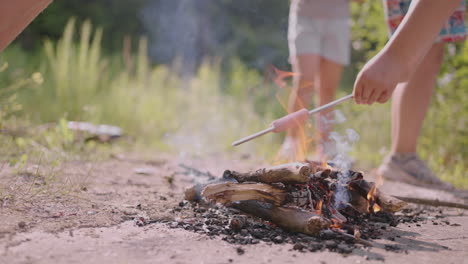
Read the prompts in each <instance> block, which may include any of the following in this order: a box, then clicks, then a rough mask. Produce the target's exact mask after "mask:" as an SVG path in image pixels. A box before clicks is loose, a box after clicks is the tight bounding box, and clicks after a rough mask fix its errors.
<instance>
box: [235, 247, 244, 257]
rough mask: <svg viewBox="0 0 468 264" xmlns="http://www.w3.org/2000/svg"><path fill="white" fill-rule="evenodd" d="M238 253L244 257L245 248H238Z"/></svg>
mask: <svg viewBox="0 0 468 264" xmlns="http://www.w3.org/2000/svg"><path fill="white" fill-rule="evenodd" d="M236 252H237V254H238V255H244V253H245V250H244V249H243V248H241V247H238V248H236Z"/></svg>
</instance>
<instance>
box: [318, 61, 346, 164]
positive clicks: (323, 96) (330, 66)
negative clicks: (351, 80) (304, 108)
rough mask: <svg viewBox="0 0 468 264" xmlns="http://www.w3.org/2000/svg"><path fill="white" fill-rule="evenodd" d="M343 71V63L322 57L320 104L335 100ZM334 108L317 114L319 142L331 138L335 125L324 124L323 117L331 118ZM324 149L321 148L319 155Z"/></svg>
mask: <svg viewBox="0 0 468 264" xmlns="http://www.w3.org/2000/svg"><path fill="white" fill-rule="evenodd" d="M342 71H343V65H341V64H338V63H336V62H333V61H331V60H328V59H325V58H321V60H320V86H319V98H318V99H319V100H318V104H319V105H324V104H326V103H329V102H331V101H333V99H334V98H335V93H336V89H337V88H338V85H339V84H340V79H341V72H342ZM331 111H333V110H332V109H330V110H327V111H324V112H322V113H320V114H319V115H317V118H316V120H317V122H316V124H315V125H316V127H317V131H318V133H317V140H318V142H325V141H328V140H329V138H328V137H329V135H330V132H331V131H332V130H333V127H332V126H331V125H330V124H326V123H325V124H324V123H323V122H321V120H322V119H324V118H325V119H326V118H330V117H331V116H330V114H329V113H330V112H331ZM321 151H323V150H320V149H319V155H323V154H324V153H320V152H321Z"/></svg>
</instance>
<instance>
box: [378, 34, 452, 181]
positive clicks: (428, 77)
mask: <svg viewBox="0 0 468 264" xmlns="http://www.w3.org/2000/svg"><path fill="white" fill-rule="evenodd" d="M443 48H444V44H443V43H437V44H434V45H433V46H432V47H431V49H430V51H429V52H428V54H427V55H426V56H425V57H424V59H423V61H422V62H421V64H420V65H419V66H418V69H416V72H415V73H414V74H413V75H412V76H411V78H410V80H409V81H408V82H407V83H401V84H399V85H398V86H397V88H396V89H395V91H394V92H393V101H392V152H391V153H390V155H389V156H387V158H386V159H385V160H384V163H383V164H382V165H381V166H380V167H379V169H378V173H379V174H381V175H382V176H383V177H384V178H387V179H389V180H394V181H400V182H406V183H410V184H414V185H423V186H426V187H430V186H434V187H436V188H438V189H453V186H452V185H451V184H449V183H445V182H443V181H441V180H440V179H439V178H437V176H436V175H434V173H433V172H432V171H431V170H430V168H429V167H428V166H427V164H426V163H425V162H424V161H422V160H421V159H420V158H419V157H418V156H417V154H416V147H417V143H418V137H419V133H420V131H421V127H422V124H423V121H424V117H425V115H426V112H427V109H428V108H429V103H430V101H431V95H432V92H433V90H434V86H435V80H436V77H437V73H438V72H439V70H440V65H441V64H442V59H443V52H444V49H443Z"/></svg>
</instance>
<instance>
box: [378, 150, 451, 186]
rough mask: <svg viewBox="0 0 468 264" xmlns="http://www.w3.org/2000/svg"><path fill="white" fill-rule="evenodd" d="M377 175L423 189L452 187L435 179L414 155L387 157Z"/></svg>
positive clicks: (392, 155)
mask: <svg viewBox="0 0 468 264" xmlns="http://www.w3.org/2000/svg"><path fill="white" fill-rule="evenodd" d="M378 173H379V174H380V175H382V176H383V177H384V178H385V179H387V180H391V181H398V182H405V183H409V184H413V185H419V186H425V187H428V186H431V187H438V188H440V189H453V185H451V184H449V183H446V182H443V181H441V180H440V179H439V178H437V176H435V175H434V173H433V172H432V171H431V169H429V167H428V166H427V164H426V163H425V162H424V161H423V160H421V159H420V158H419V156H418V155H417V154H416V153H405V154H400V153H394V154H391V155H388V156H387V157H386V158H385V159H384V162H383V164H382V165H381V166H380V167H379V169H378Z"/></svg>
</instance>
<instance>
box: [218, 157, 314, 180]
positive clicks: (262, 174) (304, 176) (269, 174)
mask: <svg viewBox="0 0 468 264" xmlns="http://www.w3.org/2000/svg"><path fill="white" fill-rule="evenodd" d="M310 174H311V168H310V165H309V164H307V163H300V162H294V163H287V164H282V165H278V166H273V167H268V168H263V169H259V170H256V171H252V172H247V173H241V172H237V171H230V170H226V171H225V172H224V177H230V178H234V179H236V180H237V181H238V182H241V183H242V182H263V183H284V184H293V183H308V182H309V179H310Z"/></svg>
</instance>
